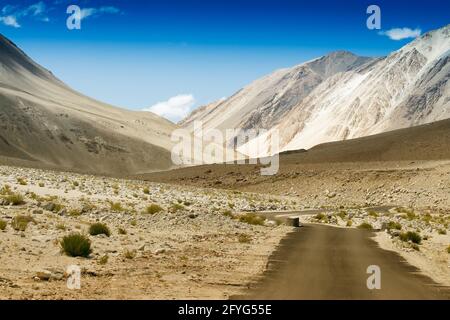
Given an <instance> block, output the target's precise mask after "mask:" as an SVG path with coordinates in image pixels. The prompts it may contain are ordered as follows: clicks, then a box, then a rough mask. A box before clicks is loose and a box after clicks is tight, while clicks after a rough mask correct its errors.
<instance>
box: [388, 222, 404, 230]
mask: <svg viewBox="0 0 450 320" xmlns="http://www.w3.org/2000/svg"><path fill="white" fill-rule="evenodd" d="M387 229H389V230H391V229H395V230H402V225H401V224H400V223H399V222H395V221H389V222H388V224H387Z"/></svg>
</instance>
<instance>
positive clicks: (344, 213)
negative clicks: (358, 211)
mask: <svg viewBox="0 0 450 320" xmlns="http://www.w3.org/2000/svg"><path fill="white" fill-rule="evenodd" d="M337 215H338V217H339V218H341V219H342V220H344V218H345V217H346V216H347V212H345V211H339V213H338V214H337Z"/></svg>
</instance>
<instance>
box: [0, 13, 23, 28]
mask: <svg viewBox="0 0 450 320" xmlns="http://www.w3.org/2000/svg"><path fill="white" fill-rule="evenodd" d="M0 22H1V23H3V24H4V25H5V26H8V27H13V28H20V24H19V23H18V22H17V19H16V17H15V16H6V17H0Z"/></svg>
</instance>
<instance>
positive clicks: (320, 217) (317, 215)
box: [314, 213, 327, 221]
mask: <svg viewBox="0 0 450 320" xmlns="http://www.w3.org/2000/svg"><path fill="white" fill-rule="evenodd" d="M326 217H327V216H326V215H325V214H323V213H318V214H316V215H315V216H314V219H316V220H318V221H322V220H325V219H326Z"/></svg>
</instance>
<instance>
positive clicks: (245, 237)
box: [238, 234, 252, 243]
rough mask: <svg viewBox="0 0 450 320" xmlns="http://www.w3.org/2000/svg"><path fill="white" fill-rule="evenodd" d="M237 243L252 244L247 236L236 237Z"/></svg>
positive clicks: (250, 238)
mask: <svg viewBox="0 0 450 320" xmlns="http://www.w3.org/2000/svg"><path fill="white" fill-rule="evenodd" d="M238 241H239V243H250V242H252V237H250V236H249V235H248V234H240V235H239V236H238Z"/></svg>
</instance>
